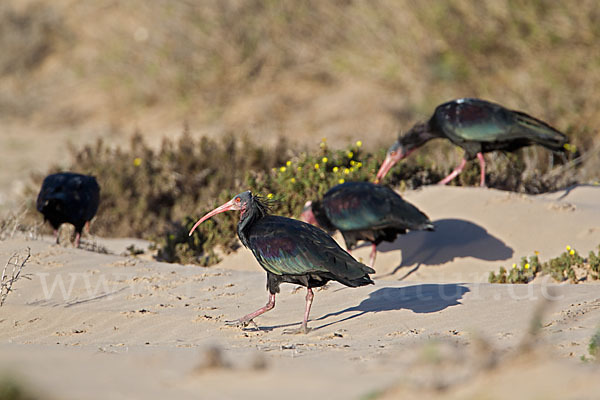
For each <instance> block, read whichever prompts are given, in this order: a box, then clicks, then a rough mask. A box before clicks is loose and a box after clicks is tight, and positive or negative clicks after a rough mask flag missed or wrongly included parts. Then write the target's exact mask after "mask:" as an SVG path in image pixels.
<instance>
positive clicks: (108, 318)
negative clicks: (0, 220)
mask: <svg viewBox="0 0 600 400" xmlns="http://www.w3.org/2000/svg"><path fill="white" fill-rule="evenodd" d="M405 197H406V198H407V199H409V200H410V201H411V202H413V203H415V204H416V205H417V206H418V207H419V208H420V209H422V210H424V211H425V212H427V213H428V214H429V216H430V217H431V219H432V220H433V221H434V222H435V224H436V227H437V231H436V232H418V233H410V234H408V235H406V236H404V237H402V238H400V239H398V240H397V241H396V242H395V243H393V244H388V245H382V246H380V247H381V248H380V251H381V253H380V255H379V257H378V260H377V265H376V267H377V276H378V277H379V278H378V279H376V284H375V285H374V286H369V287H361V288H357V289H350V288H346V287H343V286H342V285H339V284H337V283H335V284H331V285H329V287H328V288H327V289H326V290H320V291H317V292H316V294H315V302H314V305H313V311H312V313H311V316H312V317H311V321H310V322H309V326H310V327H311V328H313V330H312V331H311V332H310V333H309V334H308V335H285V334H283V331H284V329H285V328H288V327H292V326H296V325H297V324H299V322H300V320H301V317H302V312H303V304H304V290H303V289H301V290H298V291H295V290H294V289H296V288H295V287H294V286H292V285H283V286H282V293H281V294H280V295H279V296H278V298H277V306H276V307H275V309H274V310H273V311H271V312H269V313H267V314H265V315H264V316H261V317H259V318H257V319H256V324H257V326H258V327H257V328H255V327H249V328H247V329H245V330H242V329H240V328H235V327H229V326H226V325H225V324H224V322H225V321H226V320H230V319H235V318H237V317H239V316H241V315H243V314H245V313H247V312H249V311H252V310H254V309H255V308H258V307H259V306H262V305H263V304H264V303H265V302H266V300H267V293H266V290H265V274H264V272H263V271H262V270H260V268H259V267H258V264H257V263H256V261H255V260H254V259H253V257H252V255H251V253H250V252H249V251H247V250H246V249H243V248H242V249H240V250H239V251H238V252H236V253H234V254H232V255H230V256H228V257H227V258H226V259H225V260H224V261H223V262H222V263H221V264H220V265H217V266H216V267H212V268H200V267H196V266H185V265H175V264H165V263H160V262H156V261H152V260H147V259H142V258H133V257H127V256H121V255H116V254H99V253H95V252H90V251H85V250H81V249H73V248H64V247H59V246H57V245H54V244H53V243H52V240H51V238H42V240H34V241H26V240H24V239H11V240H7V241H3V242H0V260H6V259H8V257H10V255H11V254H12V253H13V252H15V251H18V250H21V249H24V248H26V247H30V248H31V254H32V256H31V259H30V261H29V262H28V264H27V266H26V268H25V270H24V271H25V272H27V273H28V274H29V277H30V278H31V279H30V280H25V279H22V280H20V281H19V282H17V284H16V285H15V288H16V290H15V291H14V292H13V293H11V294H10V295H9V297H8V299H7V302H6V304H5V305H4V306H3V307H2V308H0V328H1V329H0V360H2V365H1V368H0V369H1V370H2V374H3V375H4V374H6V372H7V371H8V372H11V373H12V375H15V376H17V377H18V378H19V379H20V380H21V381H22V382H24V384H25V385H27V386H28V387H31V388H32V390H34V391H37V392H39V393H42V395H43V396H44V397H49V398H62V399H79V398H88V399H93V398H98V399H106V398H150V399H151V398H166V397H168V398H198V397H201V398H233V397H241V396H244V397H248V398H265V397H266V398H269V397H273V396H274V395H280V394H281V395H283V394H285V396H286V397H289V398H306V396H311V397H316V396H323V395H324V394H326V396H327V398H340V399H347V398H361V397H363V396H369V395H373V396H374V395H381V396H383V397H387V398H395V397H396V396H400V395H402V394H405V395H410V394H411V393H412V394H415V393H419V394H421V395H427V396H430V397H431V398H437V397H439V396H442V397H443V396H450V397H452V396H454V397H456V398H464V397H465V396H467V397H468V396H474V397H473V398H477V397H478V396H479V394H481V393H486V394H487V395H489V398H503V397H505V396H506V393H507V392H506V381H505V379H511V381H513V380H514V381H515V382H517V383H516V384H517V385H521V386H522V387H523V389H522V390H523V393H527V390H531V387H532V385H533V387H534V388H535V387H536V386H539V388H543V387H545V386H547V385H548V384H549V383H548V382H549V381H552V377H553V376H557V377H558V376H559V375H562V374H568V376H572V377H573V378H572V379H575V380H576V381H578V382H581V381H584V382H585V381H586V380H585V378H586V377H588V378H589V377H591V376H597V374H598V366H597V365H595V366H594V365H591V364H586V363H583V362H582V361H580V357H581V356H588V357H589V354H588V350H587V345H588V343H589V341H590V338H591V336H592V335H593V334H594V332H595V330H596V329H597V328H598V326H600V292H599V288H600V286H598V285H597V284H593V283H590V284H579V285H573V284H555V283H552V282H550V280H549V279H541V280H540V279H538V280H536V283H535V284H530V285H492V284H488V283H486V280H487V276H488V274H489V271H491V270H497V269H498V267H499V266H500V265H505V266H506V265H509V264H511V263H512V262H515V261H517V260H518V259H519V258H520V257H521V256H522V255H530V254H531V253H532V252H533V251H534V250H537V251H539V252H540V257H541V258H542V259H547V258H550V257H553V256H555V255H557V254H559V253H560V252H561V251H563V249H564V246H565V245H566V244H570V245H571V246H573V247H575V248H576V249H578V250H579V251H580V252H581V253H586V252H587V251H589V250H590V249H592V248H594V247H595V246H596V245H598V243H599V242H600V240H599V238H600V236H599V235H598V232H600V212H599V211H600V210H599V209H600V188H598V187H577V188H574V189H573V190H571V191H568V192H557V193H551V194H546V195H542V196H525V195H516V194H512V193H506V192H500V191H496V190H490V189H470V188H467V189H465V188H453V187H437V186H436V187H426V188H424V189H422V190H418V191H414V192H408V193H405ZM96 239H97V240H98V243H100V244H102V243H105V246H106V247H107V248H109V249H110V250H111V251H113V252H115V253H120V250H119V249H124V248H125V247H126V246H127V245H128V244H130V243H128V241H127V240H119V241H103V240H102V239H98V238H96ZM88 241H89V239H88ZM131 242H133V241H131ZM136 243H137V244H136V246H137V247H140V246H141V243H140V242H136ZM368 252H369V248H368V247H363V248H361V249H359V250H358V251H357V252H356V253H355V254H356V255H357V256H358V257H363V258H365V259H366V258H367V257H368ZM3 262H4V261H3ZM544 299H547V301H546V302H545V303H543V301H544ZM540 304H546V306H545V308H544V309H543V311H539V312H540V313H541V314H540V315H542V328H541V329H540V331H539V333H538V335H537V336H536V337H535V346H534V350H533V352H531V353H529V352H526V351H525V350H523V347H521V346H522V343H523V341H524V340H525V339H526V338H527V332H528V330H529V327H530V324H531V320H532V318H533V316H534V314H535V313H536V312H538V311H536V310H538V308H539V305H540ZM523 353H525V354H523ZM517 354H518V356H517ZM514 368H519V369H525V370H531V371H532V372H531V375H530V376H531V379H529V380H523V379H521V378H518V376H517V377H511V376H512V375H511V374H513V375H514ZM561 379H562V378H561ZM596 381H597V379H595V378H594V379H591V378H590V379H588V383H587V384H580V385H578V386H577V390H575V391H572V390H571V389H569V386H568V385H565V386H562V387H561V388H556V389H553V390H552V391H551V392H550V394H551V395H553V396H555V397H554V398H569V396H570V395H571V394H573V395H575V394H576V395H578V396H579V397H577V398H591V397H590V396H591V395H592V394H594V393H595V394H596V395H597V393H598V387H597V383H594V382H596ZM518 382H520V383H518ZM552 387H554V386H552ZM440 388H444V390H443V391H440ZM540 390H541V389H540ZM482 391H483V392H482ZM586 396H587V397H586ZM550 397H552V396H550Z"/></svg>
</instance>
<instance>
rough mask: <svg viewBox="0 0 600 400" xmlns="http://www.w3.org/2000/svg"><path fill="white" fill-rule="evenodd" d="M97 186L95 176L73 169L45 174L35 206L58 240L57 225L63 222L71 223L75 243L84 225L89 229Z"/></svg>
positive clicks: (96, 205) (96, 203)
mask: <svg viewBox="0 0 600 400" xmlns="http://www.w3.org/2000/svg"><path fill="white" fill-rule="evenodd" d="M99 203H100V186H98V182H96V178H94V177H93V176H89V175H81V174H76V173H73V172H59V173H57V174H52V175H48V176H47V177H46V178H45V179H44V182H43V183H42V188H41V189H40V193H39V194H38V198H37V204H36V205H37V210H38V211H39V212H41V213H42V214H43V215H44V221H49V222H50V225H52V228H54V235H55V236H56V243H58V240H59V236H58V228H60V226H61V225H62V224H63V223H69V224H73V225H74V226H75V246H76V247H79V239H80V237H81V232H82V230H83V228H84V226H85V227H86V231H87V232H88V233H89V227H90V221H91V220H92V218H94V216H95V215H96V212H97V211H98V205H99Z"/></svg>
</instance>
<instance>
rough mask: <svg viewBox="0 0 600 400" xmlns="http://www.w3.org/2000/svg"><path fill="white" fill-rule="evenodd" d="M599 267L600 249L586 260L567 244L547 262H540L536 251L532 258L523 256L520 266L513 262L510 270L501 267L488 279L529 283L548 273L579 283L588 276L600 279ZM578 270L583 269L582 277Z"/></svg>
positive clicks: (498, 281) (558, 279)
mask: <svg viewBox="0 0 600 400" xmlns="http://www.w3.org/2000/svg"><path fill="white" fill-rule="evenodd" d="M599 248H600V246H599ZM598 268H600V251H599V253H598V255H596V254H594V252H593V251H592V252H590V255H589V258H588V259H587V260H586V259H584V258H583V257H581V255H579V253H578V252H577V250H575V249H573V248H572V247H571V246H567V247H566V251H565V252H563V253H562V254H561V255H560V256H558V257H555V258H552V259H550V260H548V261H547V262H545V263H540V262H539V258H538V253H537V252H536V254H535V255H533V256H531V257H530V258H527V257H523V258H522V259H521V263H520V266H517V264H513V266H512V268H511V269H510V270H508V271H507V270H506V269H505V268H504V267H500V269H499V271H498V273H495V272H493V271H492V272H490V276H489V278H488V281H489V282H490V283H529V282H530V281H531V280H533V279H534V278H535V277H536V276H537V275H539V274H547V275H550V276H552V278H554V279H555V280H556V281H558V282H563V281H565V280H567V279H568V280H569V281H571V282H572V283H577V282H579V281H580V280H585V279H587V277H590V278H591V279H598V278H599V274H598ZM577 271H581V272H580V275H582V276H581V277H578V272H577Z"/></svg>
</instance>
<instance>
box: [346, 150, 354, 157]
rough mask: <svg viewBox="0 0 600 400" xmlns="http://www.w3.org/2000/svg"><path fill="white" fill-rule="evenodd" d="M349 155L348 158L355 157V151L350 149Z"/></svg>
mask: <svg viewBox="0 0 600 400" xmlns="http://www.w3.org/2000/svg"><path fill="white" fill-rule="evenodd" d="M346 155H347V156H348V158H352V157H354V152H352V151H349V152H348V154H346Z"/></svg>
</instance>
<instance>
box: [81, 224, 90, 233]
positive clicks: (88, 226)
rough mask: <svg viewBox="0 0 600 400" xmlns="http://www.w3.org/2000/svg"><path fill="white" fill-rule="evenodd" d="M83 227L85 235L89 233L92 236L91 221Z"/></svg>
mask: <svg viewBox="0 0 600 400" xmlns="http://www.w3.org/2000/svg"><path fill="white" fill-rule="evenodd" d="M83 227H84V229H85V233H87V234H88V235H89V234H90V221H87V222H86V223H85V225H84V226H83Z"/></svg>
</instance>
